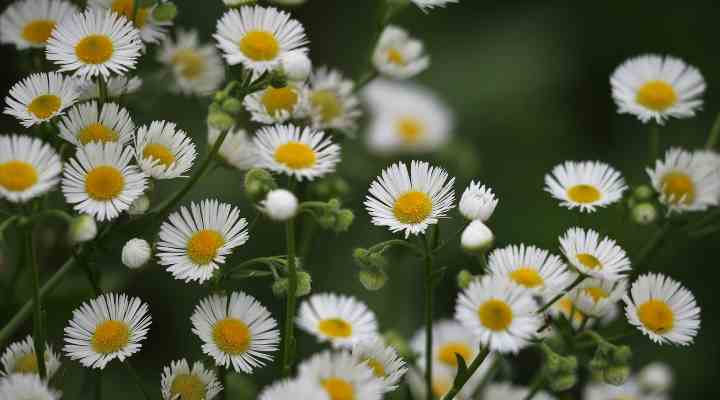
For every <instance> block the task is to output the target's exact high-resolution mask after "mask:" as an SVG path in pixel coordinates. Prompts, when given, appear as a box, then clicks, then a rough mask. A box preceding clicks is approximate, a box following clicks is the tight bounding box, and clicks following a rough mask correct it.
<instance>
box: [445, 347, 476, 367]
mask: <svg viewBox="0 0 720 400" xmlns="http://www.w3.org/2000/svg"><path fill="white" fill-rule="evenodd" d="M455 354H457V355H459V356H460V357H462V359H463V360H465V361H466V362H467V361H470V359H471V358H472V354H473V351H472V349H471V348H470V346H468V345H467V344H466V343H463V342H447V343H445V344H443V345H442V346H440V348H439V349H438V355H437V357H438V359H439V360H440V361H442V362H443V363H444V364H446V365H449V366H451V367H457V366H458V364H457V358H456V357H455Z"/></svg>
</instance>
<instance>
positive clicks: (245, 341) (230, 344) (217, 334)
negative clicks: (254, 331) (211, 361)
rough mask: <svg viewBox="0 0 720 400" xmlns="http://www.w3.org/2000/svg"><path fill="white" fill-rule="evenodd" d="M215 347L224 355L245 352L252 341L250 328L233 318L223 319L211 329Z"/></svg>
mask: <svg viewBox="0 0 720 400" xmlns="http://www.w3.org/2000/svg"><path fill="white" fill-rule="evenodd" d="M212 334H213V340H214V341H215V345H217V347H218V348H219V349H220V350H221V351H222V352H224V353H227V354H231V355H236V354H241V353H244V352H246V351H247V349H248V348H249V347H250V340H251V339H252V337H251V333H250V328H248V326H247V325H245V323H244V322H242V321H240V320H239V319H235V318H225V319H223V320H220V321H218V322H216V323H215V326H214V327H213V332H212Z"/></svg>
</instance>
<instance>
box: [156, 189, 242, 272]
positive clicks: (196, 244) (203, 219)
mask: <svg viewBox="0 0 720 400" xmlns="http://www.w3.org/2000/svg"><path fill="white" fill-rule="evenodd" d="M246 227H247V222H246V221H245V218H240V210H239V209H238V208H237V207H233V206H231V205H230V204H226V203H220V202H218V201H217V200H203V201H202V202H200V203H199V204H195V203H190V207H189V208H188V207H182V208H180V210H179V211H176V212H174V213H172V214H170V216H169V217H168V219H167V221H165V222H163V224H162V226H161V227H160V234H159V237H160V241H159V242H158V244H157V256H158V258H159V259H160V261H159V264H160V265H165V266H167V270H168V271H169V272H171V273H172V274H173V277H175V279H181V280H184V281H185V282H192V281H197V282H198V283H203V282H205V281H207V280H208V279H210V278H211V277H212V276H213V272H214V271H215V270H217V269H219V268H220V264H224V263H225V257H227V256H228V255H230V253H232V251H233V249H234V248H236V247H239V246H242V245H243V244H245V242H247V240H248V238H249V235H248V232H247V229H246Z"/></svg>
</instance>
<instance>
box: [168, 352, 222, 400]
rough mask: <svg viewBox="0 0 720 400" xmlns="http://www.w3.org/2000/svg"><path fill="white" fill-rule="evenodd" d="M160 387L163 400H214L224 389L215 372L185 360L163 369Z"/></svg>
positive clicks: (174, 362)
mask: <svg viewBox="0 0 720 400" xmlns="http://www.w3.org/2000/svg"><path fill="white" fill-rule="evenodd" d="M160 387H161V391H162V397H163V400H195V399H198V400H212V399H214V398H215V396H217V394H218V393H220V391H222V389H223V387H222V384H221V383H220V381H219V380H218V378H217V376H216V375H215V371H213V370H211V369H209V368H205V366H204V365H203V363H202V362H200V361H196V362H195V363H194V364H193V365H192V368H191V367H190V364H189V363H188V361H187V360H186V359H184V358H183V359H182V360H177V361H173V362H171V363H170V365H169V366H166V367H164V368H163V373H162V378H161V381H160Z"/></svg>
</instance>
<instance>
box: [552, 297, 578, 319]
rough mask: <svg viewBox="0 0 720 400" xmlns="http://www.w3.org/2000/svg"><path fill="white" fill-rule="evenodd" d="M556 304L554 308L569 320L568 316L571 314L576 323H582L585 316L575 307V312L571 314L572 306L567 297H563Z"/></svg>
mask: <svg viewBox="0 0 720 400" xmlns="http://www.w3.org/2000/svg"><path fill="white" fill-rule="evenodd" d="M555 304H556V307H557V308H558V309H559V310H560V312H562V313H563V314H564V315H565V316H566V317H568V318H570V314H573V315H574V316H573V319H574V320H575V321H577V322H582V320H583V318H585V315H584V314H583V313H582V312H580V310H578V309H577V307H575V311H574V313H573V307H574V304H573V302H572V300H570V298H568V297H563V298H562V299H560V301H558V302H557V303H555Z"/></svg>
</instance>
